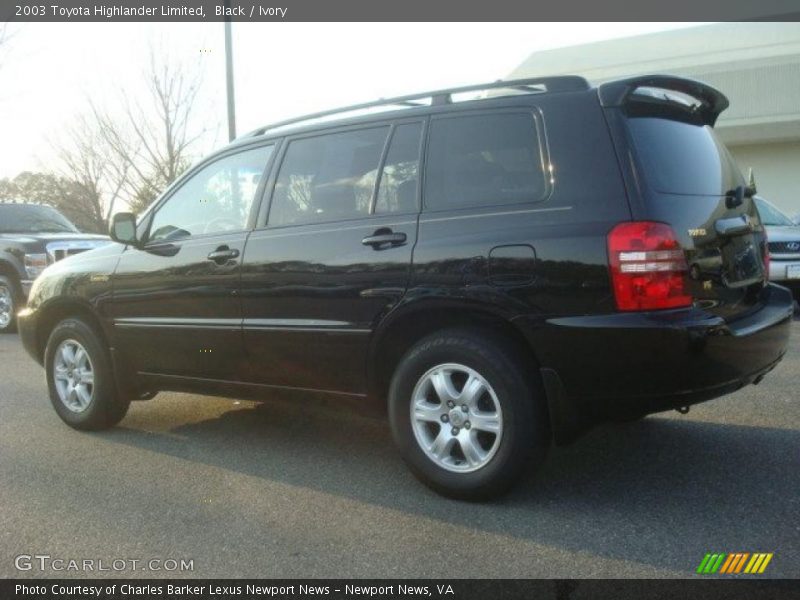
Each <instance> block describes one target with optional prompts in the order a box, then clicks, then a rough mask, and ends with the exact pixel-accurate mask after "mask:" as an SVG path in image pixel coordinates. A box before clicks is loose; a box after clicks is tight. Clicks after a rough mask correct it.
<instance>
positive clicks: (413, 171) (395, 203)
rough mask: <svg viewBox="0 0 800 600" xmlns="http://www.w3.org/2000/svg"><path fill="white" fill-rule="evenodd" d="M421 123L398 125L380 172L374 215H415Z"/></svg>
mask: <svg viewBox="0 0 800 600" xmlns="http://www.w3.org/2000/svg"><path fill="white" fill-rule="evenodd" d="M421 136H422V123H407V124H403V125H398V126H397V127H396V128H395V130H394V133H393V134H392V141H391V142H390V145H389V152H388V153H387V155H386V162H385V163H384V165H383V170H382V172H381V182H380V185H379V186H378V198H377V200H376V202H375V212H376V213H393V212H400V213H405V212H415V211H416V210H417V182H418V181H419V146H420V137H421Z"/></svg>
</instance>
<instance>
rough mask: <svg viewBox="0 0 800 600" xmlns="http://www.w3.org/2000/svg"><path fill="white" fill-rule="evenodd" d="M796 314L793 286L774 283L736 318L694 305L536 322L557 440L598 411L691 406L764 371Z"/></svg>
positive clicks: (598, 416)
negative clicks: (755, 304) (749, 310)
mask: <svg viewBox="0 0 800 600" xmlns="http://www.w3.org/2000/svg"><path fill="white" fill-rule="evenodd" d="M792 315H793V299H792V295H791V293H790V292H789V290H787V289H785V288H783V287H780V286H777V285H772V284H771V285H769V286H767V287H765V288H764V290H763V291H762V295H761V298H760V301H759V303H758V308H757V310H755V311H754V312H752V313H750V314H748V315H746V316H744V317H742V318H740V319H737V320H736V321H732V322H726V321H725V320H724V319H722V318H720V317H718V316H715V315H712V314H710V313H708V312H706V311H704V310H702V309H699V308H689V309H681V310H673V311H662V312H651V313H617V314H612V315H598V316H586V317H569V318H556V319H549V320H547V321H546V322H545V323H543V324H539V325H538V326H533V327H531V328H530V329H529V330H528V332H527V335H528V337H529V339H530V342H531V344H532V346H533V348H534V349H535V352H536V354H537V357H538V359H539V363H540V366H541V368H542V375H543V380H544V384H545V389H546V391H547V395H548V402H549V403H550V408H551V411H550V412H551V419H553V421H554V423H553V426H554V432H556V437H557V440H558V438H559V437H561V438H562V441H565V438H569V437H570V432H573V433H574V432H576V431H579V430H580V429H582V428H584V427H585V426H586V425H589V424H591V423H593V422H596V421H601V420H604V419H607V418H611V417H615V416H632V415H644V414H647V413H652V412H659V411H663V410H668V409H671V408H677V407H681V406H688V405H690V404H695V403H697V402H703V401H705V400H710V399H712V398H715V397H718V396H721V395H723V394H726V393H729V392H732V391H735V390H737V389H739V388H741V387H743V386H744V385H747V384H748V383H752V382H754V381H756V380H757V379H759V378H760V377H761V376H763V375H764V374H765V373H767V372H768V371H770V370H771V369H772V368H773V367H774V366H775V365H776V364H777V363H778V362H779V361H780V360H781V358H783V355H784V353H785V352H786V349H787V346H788V340H789V333H790V330H791V320H792ZM559 432H560V434H559Z"/></svg>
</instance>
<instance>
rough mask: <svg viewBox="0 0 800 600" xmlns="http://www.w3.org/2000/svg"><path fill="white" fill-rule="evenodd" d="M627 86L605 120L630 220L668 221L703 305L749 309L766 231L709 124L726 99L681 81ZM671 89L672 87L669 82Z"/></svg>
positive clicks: (761, 268)
mask: <svg viewBox="0 0 800 600" xmlns="http://www.w3.org/2000/svg"><path fill="white" fill-rule="evenodd" d="M661 83H662V84H664V87H660V86H649V85H643V86H641V87H638V88H637V87H632V91H631V92H630V93H629V94H628V96H627V97H626V99H625V100H624V102H623V103H622V106H621V107H619V108H616V109H614V111H613V114H612V115H611V116H612V119H616V120H617V123H618V125H620V131H621V132H622V134H623V135H624V136H625V139H624V140H623V141H622V142H621V145H622V147H623V150H624V149H625V148H628V149H630V151H631V152H630V153H629V154H628V153H625V152H623V153H621V154H622V155H623V156H625V155H626V154H627V155H628V156H632V157H633V167H634V169H635V180H636V182H637V185H638V190H636V189H634V190H632V192H633V193H632V198H633V199H632V202H633V204H634V206H633V207H632V208H633V212H634V216H635V218H636V219H638V220H649V221H657V222H663V223H667V224H669V225H670V226H671V227H672V229H673V230H674V232H675V234H676V235H677V236H678V239H679V240H680V242H681V244H682V246H683V248H684V250H685V254H686V261H687V267H688V270H687V283H688V289H689V290H690V291H691V294H692V296H693V297H694V298H695V299H696V300H697V302H698V303H699V304H700V305H701V306H703V307H705V308H707V309H709V310H710V311H712V312H714V313H715V314H718V315H720V316H723V317H726V318H732V317H735V316H736V315H740V314H743V313H745V312H747V311H748V310H750V309H751V308H752V307H753V305H754V304H755V303H756V302H757V299H758V292H759V291H760V290H761V288H762V287H763V285H764V282H765V279H766V268H765V261H764V256H765V253H766V238H765V233H764V228H763V226H762V224H761V221H760V219H759V215H758V210H757V207H756V205H755V202H754V200H753V199H752V198H751V197H750V195H751V194H750V191H749V190H748V189H747V186H746V182H745V180H744V178H743V177H742V174H741V172H740V171H739V168H738V167H737V165H736V163H735V162H734V160H733V158H732V157H731V155H730V153H729V152H728V150H727V149H726V148H725V145H724V144H723V143H722V142H721V141H720V140H719V139H718V137H717V135H716V134H715V132H714V129H713V124H714V121H715V120H716V116H717V115H718V114H719V111H721V110H722V109H724V107H725V106H727V100H725V98H724V96H721V94H719V92H717V91H716V90H713V89H712V88H709V87H707V86H703V85H701V84H697V83H696V82H690V83H691V85H688V84H687V83H686V82H685V80H672V81H665V82H661ZM676 88H677V89H676Z"/></svg>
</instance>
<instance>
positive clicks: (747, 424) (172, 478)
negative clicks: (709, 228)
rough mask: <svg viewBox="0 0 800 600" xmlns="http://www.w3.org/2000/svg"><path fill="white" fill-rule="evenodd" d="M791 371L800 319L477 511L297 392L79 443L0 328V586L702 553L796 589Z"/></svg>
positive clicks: (798, 492)
mask: <svg viewBox="0 0 800 600" xmlns="http://www.w3.org/2000/svg"><path fill="white" fill-rule="evenodd" d="M798 374H800V322H795V324H794V338H793V342H792V347H791V350H790V352H789V355H788V356H787V357H786V359H785V360H784V361H783V363H782V364H780V365H779V367H778V368H777V369H776V370H775V371H774V372H773V373H772V374H770V375H769V376H768V377H767V378H766V379H765V380H764V382H763V383H762V384H761V385H759V386H750V387H748V388H746V389H743V390H741V391H739V392H737V393H736V394H734V395H732V396H728V397H725V398H720V399H717V400H714V401H712V402H708V403H705V404H702V405H699V406H696V407H693V408H692V410H691V412H690V413H689V414H688V415H685V416H682V415H679V414H678V413H674V412H673V413H669V414H661V415H655V416H651V417H649V418H647V419H645V420H644V421H641V422H638V423H633V424H629V425H607V426H602V427H599V428H597V429H595V430H593V431H592V432H590V433H589V434H588V435H586V436H585V437H583V438H582V439H580V440H579V441H578V442H576V443H575V444H573V445H571V446H568V447H563V448H553V449H552V451H551V453H550V457H549V460H548V463H547V466H546V468H545V469H544V470H543V471H542V472H541V473H539V474H538V475H537V476H535V477H533V478H529V479H528V480H527V481H526V482H525V483H524V484H523V485H522V486H520V487H518V488H517V489H515V491H514V492H513V493H512V494H511V495H509V496H507V497H506V498H504V499H502V500H501V501H498V502H494V503H490V504H482V505H481V504H467V503H462V502H456V501H451V500H447V499H444V498H441V497H438V496H437V495H435V494H434V493H432V492H430V491H428V490H427V489H426V488H424V487H423V486H422V485H420V484H418V483H417V482H416V480H415V479H414V478H413V477H412V476H411V474H410V473H409V472H408V471H407V470H406V468H405V467H404V465H403V464H402V462H401V461H400V459H399V458H398V456H397V455H396V454H395V452H394V449H393V447H392V443H391V439H390V436H389V432H388V427H387V425H386V424H385V423H384V422H383V421H382V420H380V419H378V418H376V417H374V416H368V415H363V414H361V413H359V412H358V411H355V410H353V409H348V411H346V412H343V411H341V410H336V409H335V408H334V407H333V406H332V405H330V404H325V403H322V402H319V401H311V402H304V401H301V400H300V398H301V397H299V396H297V397H288V396H287V397H283V398H280V399H273V398H265V400H266V402H265V403H264V404H256V403H253V402H236V401H233V400H228V399H220V398H204V397H199V396H188V395H183V394H167V393H165V394H160V395H159V396H157V397H156V398H155V399H154V400H152V401H150V402H141V403H135V404H134V405H133V406H132V408H131V410H130V412H129V414H128V416H127V418H126V419H125V420H124V421H123V422H122V423H121V425H120V426H119V427H117V428H116V429H113V430H111V431H106V432H102V433H91V434H89V433H79V432H76V431H72V430H70V429H69V428H67V427H66V426H65V425H63V424H62V423H61V421H60V420H59V419H58V417H57V416H56V414H55V412H54V411H53V410H52V408H51V406H50V404H49V400H48V399H47V393H46V385H45V380H44V373H43V371H42V369H41V368H40V367H39V366H38V365H36V364H35V363H34V362H33V361H32V360H31V359H29V358H28V356H27V355H26V354H25V353H24V351H23V349H22V347H21V345H20V343H19V340H18V338H17V336H16V335H5V336H0V576H3V577H16V576H39V577H42V576H49V577H55V576H87V575H88V576H91V575H93V574H92V573H75V572H58V573H57V572H52V571H49V572H38V571H36V570H32V571H28V572H19V571H17V570H16V568H15V566H14V562H15V561H14V557H16V556H17V555H20V554H47V555H50V556H52V557H61V558H65V559H66V558H73V559H85V558H88V559H95V560H97V559H103V560H106V561H111V560H114V559H127V560H129V559H143V560H146V559H151V558H159V559H177V560H180V559H191V560H193V565H194V570H193V571H192V572H183V573H163V572H161V573H159V572H152V571H144V570H138V571H128V570H126V571H123V572H122V573H120V575H125V576H131V577H152V576H160V575H173V576H186V577H202V578H205V577H259V578H262V577H444V578H461V577H514V578H517V577H525V578H529V577H691V576H693V575H694V570H695V569H696V567H697V565H698V564H699V562H700V560H701V559H702V558H703V556H704V554H705V553H707V552H728V553H730V552H772V553H774V558H773V560H772V562H771V563H770V565H769V568H768V569H767V571H766V573H765V575H764V576H772V577H779V576H783V577H800V520H798V515H800V401H798V393H797V387H798V384H800V378H798ZM94 575H97V573H95V574H94ZM111 575H114V573H111Z"/></svg>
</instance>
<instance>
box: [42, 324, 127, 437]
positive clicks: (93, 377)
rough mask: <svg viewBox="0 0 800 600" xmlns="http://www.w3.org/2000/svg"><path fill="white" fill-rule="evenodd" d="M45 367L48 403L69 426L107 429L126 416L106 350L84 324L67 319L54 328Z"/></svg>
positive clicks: (124, 405) (124, 406) (123, 399)
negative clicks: (49, 402) (50, 403)
mask: <svg viewBox="0 0 800 600" xmlns="http://www.w3.org/2000/svg"><path fill="white" fill-rule="evenodd" d="M44 364H45V368H46V370H47V385H48V388H49V392H50V401H51V402H52V404H53V408H55V410H56V412H57V413H58V416H59V417H61V419H62V420H63V421H64V422H65V423H66V424H67V425H69V426H70V427H74V428H75V429H84V430H96V429H106V428H108V427H112V426H114V425H116V424H117V423H118V422H119V421H121V420H122V418H123V417H124V416H125V413H127V411H128V406H129V404H130V400H129V399H126V398H120V397H119V394H118V393H117V389H116V385H115V384H114V375H113V372H112V369H111V361H110V360H109V356H108V353H107V351H106V348H105V346H104V344H103V343H102V340H101V338H100V336H99V335H98V334H97V332H96V331H95V330H94V329H93V328H92V327H91V326H90V325H89V324H87V323H85V322H84V321H82V320H80V319H77V318H70V319H66V320H64V321H61V322H60V323H59V324H58V325H56V327H55V328H54V329H53V332H52V333H51V334H50V339H49V340H48V342H47V348H46V349H45V363H44Z"/></svg>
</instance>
